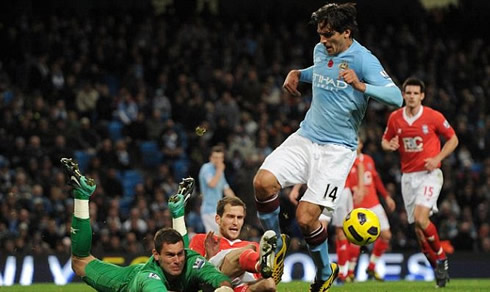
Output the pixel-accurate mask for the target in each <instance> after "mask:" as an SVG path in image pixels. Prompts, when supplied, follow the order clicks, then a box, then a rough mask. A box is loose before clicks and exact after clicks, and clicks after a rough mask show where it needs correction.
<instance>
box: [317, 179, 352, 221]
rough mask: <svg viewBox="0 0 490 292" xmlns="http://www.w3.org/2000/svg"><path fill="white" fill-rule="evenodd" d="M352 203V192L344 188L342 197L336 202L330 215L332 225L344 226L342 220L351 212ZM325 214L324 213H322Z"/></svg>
mask: <svg viewBox="0 0 490 292" xmlns="http://www.w3.org/2000/svg"><path fill="white" fill-rule="evenodd" d="M352 208H354V203H353V201H352V192H351V190H350V189H349V188H345V189H344V191H343V192H342V195H341V196H340V198H339V201H338V202H337V206H336V207H335V210H334V211H333V213H332V215H331V216H332V225H333V226H335V227H342V226H343V225H344V218H345V216H347V214H349V212H350V211H352ZM324 213H325V211H324Z"/></svg>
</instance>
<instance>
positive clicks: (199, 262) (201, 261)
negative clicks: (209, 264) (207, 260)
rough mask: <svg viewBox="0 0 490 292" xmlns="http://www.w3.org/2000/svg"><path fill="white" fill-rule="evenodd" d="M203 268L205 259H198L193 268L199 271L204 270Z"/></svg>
mask: <svg viewBox="0 0 490 292" xmlns="http://www.w3.org/2000/svg"><path fill="white" fill-rule="evenodd" d="M202 266H204V259H201V258H198V259H196V261H195V262H194V264H193V265H192V268H193V269H196V270H199V269H200V268H202Z"/></svg>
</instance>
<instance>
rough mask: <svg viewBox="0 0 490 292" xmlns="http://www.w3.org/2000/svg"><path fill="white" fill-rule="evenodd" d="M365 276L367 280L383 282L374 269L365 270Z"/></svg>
mask: <svg viewBox="0 0 490 292" xmlns="http://www.w3.org/2000/svg"><path fill="white" fill-rule="evenodd" d="M366 274H367V276H368V279H374V280H376V281H380V282H384V280H385V279H384V278H383V277H382V276H381V275H380V274H378V272H376V271H375V270H374V269H369V268H368V269H366Z"/></svg>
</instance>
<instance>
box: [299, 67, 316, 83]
mask: <svg viewBox="0 0 490 292" xmlns="http://www.w3.org/2000/svg"><path fill="white" fill-rule="evenodd" d="M299 71H300V72H301V75H300V76H299V81H301V82H306V83H311V82H312V81H313V66H310V67H308V68H306V69H301V70H299Z"/></svg>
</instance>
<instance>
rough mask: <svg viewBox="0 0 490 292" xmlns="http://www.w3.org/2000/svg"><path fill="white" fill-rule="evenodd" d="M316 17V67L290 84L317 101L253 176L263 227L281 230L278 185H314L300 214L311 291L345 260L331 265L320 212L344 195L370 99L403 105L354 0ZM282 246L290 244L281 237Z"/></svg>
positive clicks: (324, 285) (323, 285)
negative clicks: (362, 34)
mask: <svg viewBox="0 0 490 292" xmlns="http://www.w3.org/2000/svg"><path fill="white" fill-rule="evenodd" d="M311 20H312V22H313V23H315V24H316V25H317V32H318V34H319V36H320V42H319V43H318V44H317V45H316V46H315V48H314V51H313V65H312V66H311V67H309V68H306V69H303V70H292V71H291V72H289V74H288V76H287V77H286V80H285V81H284V85H283V86H284V88H285V90H287V91H288V92H289V93H290V94H293V95H296V96H298V95H300V92H299V91H298V90H297V86H298V83H299V82H300V81H301V82H307V83H311V84H312V92H313V100H312V103H311V107H310V109H309V110H308V112H307V113H306V117H305V119H304V120H303V121H302V122H301V124H300V129H299V130H298V131H297V132H295V133H293V134H292V135H291V136H289V137H288V138H287V139H286V141H284V142H283V143H282V144H281V145H280V146H279V147H278V148H277V149H275V150H274V151H273V152H272V153H271V154H270V155H269V156H268V157H267V158H266V159H265V161H264V163H263V164H262V166H261V168H260V169H259V171H258V172H257V174H256V176H255V178H254V188H255V197H256V204H257V210H258V211H259V218H260V220H261V222H262V224H263V226H264V228H265V229H266V230H268V229H272V230H274V231H275V232H276V234H279V233H280V230H279V219H278V216H277V215H278V214H279V198H278V192H279V190H280V189H281V188H284V187H288V186H291V185H294V184H304V183H306V184H307V186H308V190H307V191H306V192H305V194H304V196H303V197H302V199H301V201H300V202H299V204H298V208H297V210H296V218H297V220H298V223H299V226H300V228H301V231H302V233H303V235H304V237H305V240H306V242H307V244H308V248H309V250H310V254H311V256H312V258H313V261H314V262H315V265H316V266H317V268H318V270H317V274H316V278H315V282H314V283H313V284H312V285H311V287H310V291H328V290H329V288H330V286H331V284H332V282H333V281H334V280H335V278H336V277H337V274H338V266H337V264H336V263H330V260H329V258H328V246H327V241H326V239H327V231H326V229H325V227H324V226H322V224H321V223H320V222H319V220H318V218H319V216H320V214H321V213H322V211H323V209H324V208H326V209H327V211H331V210H333V209H334V208H335V205H336V203H337V200H338V197H339V196H340V195H341V193H342V189H343V188H344V184H345V180H346V178H347V175H348V173H349V170H350V169H351V167H352V164H353V162H354V159H355V157H356V148H357V131H358V129H359V126H360V124H361V121H362V119H363V117H364V114H365V112H366V108H367V106H368V101H369V99H370V98H374V99H375V100H377V101H379V102H382V103H384V104H386V105H391V106H396V107H400V106H401V105H402V102H403V98H402V95H401V91H400V89H399V88H398V87H397V86H396V85H395V84H394V83H393V81H392V80H391V78H390V77H389V76H388V74H386V72H385V70H384V69H383V67H382V66H381V64H380V62H379V61H378V59H377V58H376V57H375V56H374V55H373V54H371V52H370V51H369V50H368V49H366V48H365V47H363V46H362V45H361V44H359V43H358V42H357V41H356V40H355V39H354V38H353V34H354V33H355V32H356V31H357V22H356V8H355V4H353V3H346V4H327V5H325V6H323V7H321V8H320V9H318V10H317V11H316V12H314V13H313V14H312V17H311ZM281 248H282V249H284V246H283V243H282V242H278V249H281ZM286 248H287V247H286ZM277 254H278V255H281V252H279V251H278V252H277ZM278 260H281V259H278ZM282 260H283V259H282Z"/></svg>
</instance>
